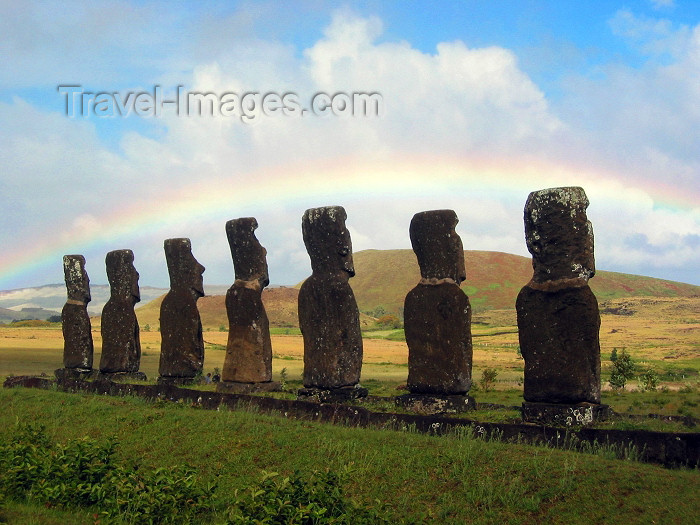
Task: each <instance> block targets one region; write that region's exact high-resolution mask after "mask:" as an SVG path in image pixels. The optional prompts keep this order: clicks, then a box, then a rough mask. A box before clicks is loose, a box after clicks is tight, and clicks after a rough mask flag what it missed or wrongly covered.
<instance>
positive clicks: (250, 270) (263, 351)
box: [221, 217, 272, 391]
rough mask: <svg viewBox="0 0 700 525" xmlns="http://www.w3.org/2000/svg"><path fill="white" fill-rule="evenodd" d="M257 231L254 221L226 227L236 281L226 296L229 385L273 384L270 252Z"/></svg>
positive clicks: (225, 378) (224, 377)
mask: <svg viewBox="0 0 700 525" xmlns="http://www.w3.org/2000/svg"><path fill="white" fill-rule="evenodd" d="M257 227H258V223H257V221H256V220H255V219H254V218H252V217H247V218H242V219H234V220H231V221H228V222H227V223H226V236H227V237H228V242H229V245H230V247H231V257H232V258H233V266H234V269H235V273H236V281H235V282H234V283H233V286H231V288H229V290H228V292H227V293H226V312H227V314H228V322H229V332H228V342H227V345H226V357H225V359H224V368H223V371H222V372H221V379H222V381H224V382H227V383H228V382H233V383H267V382H270V381H271V380H272V343H271V341H270V323H269V321H268V318H267V313H266V312H265V307H264V306H263V302H262V290H263V288H264V287H265V286H267V284H268V283H269V277H268V271H267V260H266V257H265V256H266V254H267V252H266V251H265V248H263V247H262V246H261V245H260V242H259V241H258V239H257V238H256V236H255V230H256V229H257ZM222 388H223V387H222ZM230 388H234V387H233V386H231V387H230ZM246 388H247V387H246ZM261 388H264V386H261ZM246 391H250V390H246Z"/></svg>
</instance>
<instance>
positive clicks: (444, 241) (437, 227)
mask: <svg viewBox="0 0 700 525" xmlns="http://www.w3.org/2000/svg"><path fill="white" fill-rule="evenodd" d="M458 222H459V219H457V214H456V213H455V212H454V211H453V210H432V211H423V212H420V213H416V214H415V215H414V216H413V219H411V225H410V227H409V235H410V237H411V246H412V247H413V251H414V253H415V254H416V258H417V259H418V266H420V274H421V277H423V279H431V280H444V279H450V280H451V282H452V283H456V284H457V285H459V283H461V282H462V281H464V280H465V279H466V278H467V273H466V270H465V267H464V247H463V246H462V239H461V238H460V237H459V235H457V232H456V231H455V227H456V226H457V223H458Z"/></svg>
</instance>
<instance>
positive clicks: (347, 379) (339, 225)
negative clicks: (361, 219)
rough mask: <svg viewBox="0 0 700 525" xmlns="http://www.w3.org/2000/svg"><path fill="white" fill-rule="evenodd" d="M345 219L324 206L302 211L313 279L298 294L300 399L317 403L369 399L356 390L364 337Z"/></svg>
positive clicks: (339, 209) (338, 209) (363, 391)
mask: <svg viewBox="0 0 700 525" xmlns="http://www.w3.org/2000/svg"><path fill="white" fill-rule="evenodd" d="M346 218H347V215H346V214H345V210H344V209H343V208H342V207H341V206H328V207H325V208H311V209H309V210H306V211H305V212H304V216H303V217H302V222H301V229H302V233H303V236H304V244H305V245H306V250H307V252H308V253H309V258H310V259H311V270H312V274H311V277H309V278H308V279H306V281H304V283H303V284H302V285H301V289H300V290H299V328H301V332H302V335H303V337H304V386H305V387H306V388H305V389H302V390H301V391H300V392H299V394H300V396H310V397H313V398H316V399H319V400H321V401H324V400H332V399H343V398H356V397H363V396H365V395H367V390H366V389H364V388H360V387H359V384H358V383H359V381H360V371H361V369H362V334H361V332H360V313H359V310H358V309H357V302H356V301H355V295H354V294H353V291H352V288H350V284H349V283H348V280H349V279H350V277H352V276H353V275H355V268H354V267H353V262H352V244H351V242H350V232H348V230H347V228H346V227H345V219H346Z"/></svg>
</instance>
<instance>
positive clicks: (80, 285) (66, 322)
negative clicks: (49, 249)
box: [61, 255, 94, 372]
mask: <svg viewBox="0 0 700 525" xmlns="http://www.w3.org/2000/svg"><path fill="white" fill-rule="evenodd" d="M63 273H64V275H65V279H66V288H67V290H68V300H67V301H66V304H65V305H64V306H63V310H62V311H61V323H62V325H63V341H64V343H63V366H64V368H65V369H68V370H73V371H77V372H90V371H91V370H92V358H93V352H94V347H93V344H92V332H91V326H90V316H89V315H88V311H87V304H88V303H89V302H90V299H91V297H90V279H89V278H88V275H87V272H86V271H85V257H83V256H82V255H64V256H63Z"/></svg>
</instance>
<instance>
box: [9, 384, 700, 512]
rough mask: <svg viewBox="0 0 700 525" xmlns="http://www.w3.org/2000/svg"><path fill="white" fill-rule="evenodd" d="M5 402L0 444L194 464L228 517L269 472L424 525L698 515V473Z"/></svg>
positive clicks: (115, 407) (159, 414) (402, 437)
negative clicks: (28, 426) (41, 428)
mask: <svg viewBox="0 0 700 525" xmlns="http://www.w3.org/2000/svg"><path fill="white" fill-rule="evenodd" d="M0 403H2V406H3V411H2V414H0V439H7V438H8V437H9V435H10V434H12V433H13V429H14V428H15V425H16V423H17V422H20V421H21V422H24V423H33V422H38V423H43V424H44V425H46V428H47V433H48V435H49V436H50V437H52V438H53V439H55V440H56V441H58V442H66V441H68V440H72V439H76V438H80V437H82V436H89V437H91V438H94V439H98V440H105V439H108V438H110V437H115V438H116V439H117V440H118V441H119V448H118V450H117V454H118V456H119V458H121V459H123V460H130V459H137V460H138V461H140V462H141V463H142V464H143V465H144V467H147V468H156V467H174V466H176V465H182V464H190V465H192V466H194V467H195V468H196V469H197V471H198V472H199V474H200V476H201V477H202V479H203V480H204V481H214V480H216V481H217V483H218V489H217V491H216V493H215V500H216V501H217V502H218V504H219V505H222V506H223V505H226V504H227V503H228V502H230V500H231V495H232V494H233V492H234V491H235V490H236V489H239V490H241V489H243V488H244V487H248V486H250V485H252V484H253V483H254V482H256V481H258V480H259V479H260V473H261V470H263V469H265V470H268V471H275V472H280V473H282V474H285V475H289V474H291V473H292V472H294V471H295V470H300V471H301V472H306V473H309V472H311V471H313V470H318V469H321V470H323V469H330V470H332V471H335V472H338V473H340V474H341V476H342V478H343V480H344V486H345V490H346V492H347V495H348V496H349V497H350V498H352V499H353V500H354V501H356V502H357V503H359V504H367V505H370V504H372V502H374V501H375V500H379V501H382V502H384V503H386V504H387V506H388V508H389V510H390V511H392V512H394V513H395V515H396V516H400V517H404V518H413V519H415V520H416V521H418V522H441V523H476V524H481V523H484V524H485V523H513V524H516V523H562V524H563V523H566V524H576V523H583V524H589V523H626V524H629V523H649V522H650V520H651V519H653V520H655V521H656V522H657V523H693V522H694V520H695V519H696V518H697V515H698V512H700V500H698V498H697V494H698V490H699V489H700V474H699V473H698V471H688V470H666V469H663V468H661V467H658V466H654V465H646V464H640V463H636V462H629V461H622V460H610V459H605V458H603V457H599V456H595V455H589V454H581V453H574V452H567V451H561V450H553V449H549V448H543V447H533V446H524V445H507V444H502V443H497V442H485V441H484V440H482V439H478V438H475V437H474V435H472V434H471V433H469V432H462V433H461V434H458V435H452V436H445V437H432V436H427V435H422V434H417V433H413V432H410V431H409V432H398V431H390V430H382V429H354V428H345V427H339V426H332V425H328V424H322V423H315V422H309V421H296V420H288V419H285V418H284V417H281V416H266V415H261V414H256V413H254V412H245V411H236V412H232V411H227V410H222V411H219V412H211V411H204V410H198V409H195V408H190V407H186V406H184V405H182V404H172V403H167V402H157V403H151V402H147V401H144V400H140V399H135V398H111V397H100V396H92V395H85V394H65V393H61V392H56V391H42V390H30V389H11V390H6V389H3V390H1V391H0ZM43 513H45V510H44V509H41V508H36V507H34V506H31V505H17V504H14V503H11V504H10V505H9V506H8V509H7V510H6V511H5V515H6V517H7V516H12V519H13V521H12V522H14V523H30V522H31V521H30V519H29V518H27V516H34V517H33V518H31V519H34V520H35V521H34V522H35V523H94V521H91V520H90V517H89V516H87V515H86V516H85V518H86V519H85V520H84V521H82V519H81V518H80V516H77V517H75V518H71V520H72V521H70V520H66V521H61V520H60V517H59V518H54V517H52V516H54V515H53V514H52V515H51V516H48V517H47V519H46V521H41V518H39V517H38V516H40V515H42V514H43ZM221 518H222V517H221V516H220V515H216V516H212V517H209V518H207V519H206V521H205V522H206V523H213V524H216V523H221V522H222V519H221ZM51 520H54V521H51Z"/></svg>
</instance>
